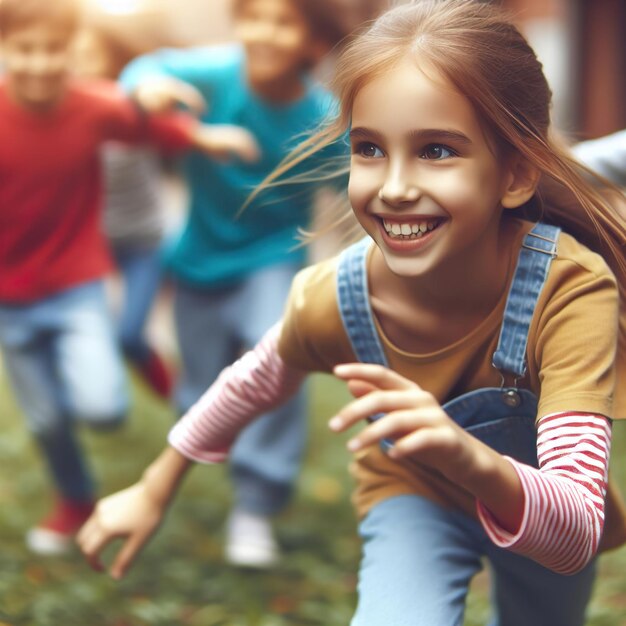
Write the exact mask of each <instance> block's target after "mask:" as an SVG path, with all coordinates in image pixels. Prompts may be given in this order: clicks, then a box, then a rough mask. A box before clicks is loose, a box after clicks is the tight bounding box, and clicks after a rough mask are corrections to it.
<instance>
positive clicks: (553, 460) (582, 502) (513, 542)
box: [478, 413, 611, 574]
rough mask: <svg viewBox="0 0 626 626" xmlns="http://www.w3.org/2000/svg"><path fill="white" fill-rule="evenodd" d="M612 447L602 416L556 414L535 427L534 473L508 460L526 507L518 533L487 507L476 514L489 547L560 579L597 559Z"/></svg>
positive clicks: (480, 507) (609, 430)
mask: <svg viewBox="0 0 626 626" xmlns="http://www.w3.org/2000/svg"><path fill="white" fill-rule="evenodd" d="M610 442H611V426H610V422H609V420H608V419H607V418H606V417H604V416H602V415H592V414H580V413H557V414H554V415H549V416H546V417H544V418H542V419H541V420H540V421H539V424H538V433H537V452H538V460H539V470H536V469H535V468H532V467H529V466H527V465H524V464H522V463H518V462H517V461H515V460H514V459H507V460H508V461H509V462H510V463H511V466H512V467H513V468H514V469H515V471H516V472H517V475H518V476H519V479H520V481H521V484H522V486H523V490H524V494H525V506H524V510H523V515H522V517H521V523H520V524H519V528H518V529H517V532H514V533H511V532H509V531H508V530H507V529H506V528H504V527H503V526H502V524H500V523H499V522H498V520H497V519H495V517H494V515H493V511H492V510H490V509H489V507H488V506H487V505H486V502H484V501H482V502H480V501H479V502H478V513H479V516H480V519H481V522H482V523H483V526H484V528H485V530H486V531H487V533H488V534H489V536H490V537H491V539H492V540H493V542H494V543H495V544H496V545H498V546H500V547H502V548H508V549H510V550H513V551H514V552H517V553H519V554H523V555H525V556H528V557H530V558H533V559H534V560H536V561H538V562H540V563H541V564H542V565H544V566H545V567H548V568H549V569H552V570H554V571H556V572H559V573H562V574H573V573H575V572H577V571H579V570H580V569H582V568H583V567H584V566H585V565H586V564H587V563H588V562H589V560H590V559H591V558H592V557H593V556H594V555H595V554H596V552H597V550H598V545H599V543H600V538H601V536H602V529H603V526H604V503H605V495H606V490H607V482H608V461H609V452H610Z"/></svg>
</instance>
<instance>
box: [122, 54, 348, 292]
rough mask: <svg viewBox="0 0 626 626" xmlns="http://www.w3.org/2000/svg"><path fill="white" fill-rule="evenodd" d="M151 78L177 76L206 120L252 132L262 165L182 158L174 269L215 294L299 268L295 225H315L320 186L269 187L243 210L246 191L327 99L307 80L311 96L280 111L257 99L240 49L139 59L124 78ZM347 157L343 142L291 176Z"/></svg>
mask: <svg viewBox="0 0 626 626" xmlns="http://www.w3.org/2000/svg"><path fill="white" fill-rule="evenodd" d="M154 75H168V76H172V77H175V78H178V79H180V80H182V81H185V82H187V83H190V84H191V85H193V86H194V87H196V88H197V89H198V90H199V91H200V92H201V93H202V94H203V96H204V98H205V99H206V101H207V103H208V107H207V111H206V113H205V114H204V115H203V118H202V121H204V122H207V123H210V124H211V123H212V124H236V125H238V126H242V127H244V128H246V129H248V130H249V131H250V132H251V133H252V134H253V135H254V136H255V137H256V140H257V142H258V144H259V146H260V149H261V152H262V156H261V159H260V160H259V161H258V162H256V163H252V164H250V163H244V162H242V161H239V160H231V161H229V162H227V163H222V162H219V161H216V160H214V159H211V158H208V157H206V156H205V155H203V154H200V153H198V152H191V153H189V154H188V155H187V156H186V157H185V158H184V161H183V171H184V175H185V178H186V182H187V185H188V188H189V198H190V205H189V211H188V217H187V220H186V222H185V224H184V226H183V228H182V230H181V231H180V232H179V233H178V234H177V235H176V236H175V237H174V239H173V240H172V241H170V242H169V243H168V245H167V248H166V251H165V263H166V266H167V268H168V269H169V271H170V272H172V273H173V274H174V276H175V277H176V278H177V279H179V280H181V281H182V282H184V283H187V284H190V285H196V286H199V287H207V288H210V287H213V286H220V285H224V284H227V283H229V282H232V281H236V280H237V279H241V278H243V277H245V276H246V275H247V274H249V273H251V272H253V271H254V270H256V269H258V268H260V267H264V266H268V265H272V264H277V263H282V262H288V261H291V262H294V263H302V262H303V260H304V254H305V251H304V250H303V249H302V247H299V248H297V247H296V246H297V243H298V242H297V239H296V235H297V231H298V227H306V226H307V225H308V223H309V219H310V216H311V207H312V201H313V195H314V192H315V189H316V188H317V187H319V186H320V184H322V183H321V182H320V181H314V182H303V183H298V184H287V185H279V186H276V187H270V188H268V189H266V190H264V191H263V192H262V193H261V195H260V196H258V197H257V198H256V199H255V200H254V201H253V202H252V203H251V204H250V205H249V206H248V207H247V208H246V209H245V210H244V211H243V212H242V213H240V214H239V215H238V213H239V210H240V209H241V207H242V206H243V204H244V202H245V201H246V199H247V198H248V196H249V194H250V192H251V191H252V190H253V189H254V188H255V187H256V186H257V185H258V184H259V183H260V182H261V181H262V180H263V179H264V178H265V177H266V176H267V175H268V174H269V173H270V172H271V171H273V170H274V168H275V167H276V166H277V165H278V164H279V163H280V162H281V161H282V159H283V158H284V157H285V156H286V155H287V154H288V153H289V151H290V150H291V149H292V148H293V147H295V146H296V145H297V144H298V143H299V142H300V141H301V140H302V138H303V137H304V136H306V134H307V133H311V132H314V131H315V130H316V129H317V128H318V126H319V124H320V123H321V122H323V121H324V120H326V119H327V117H328V115H332V114H333V111H334V110H335V101H334V98H333V97H332V96H331V94H330V93H329V92H328V91H327V90H325V89H324V88H323V87H321V86H320V85H318V84H316V83H314V82H313V81H310V80H308V79H306V81H305V86H306V88H305V92H304V94H303V96H302V97H301V98H300V99H299V100H297V101H295V102H291V103H289V104H285V105H280V104H279V105H277V104H276V103H271V102H268V101H265V100H263V99H261V98H260V97H259V96H258V95H256V94H255V93H253V92H252V91H251V90H250V89H249V87H248V84H247V81H246V76H245V55H244V52H243V49H242V48H241V47H240V46H239V45H233V44H229V45H221V46H212V47H206V48H191V49H184V50H174V49H172V50H170V49H167V50H161V51H158V52H156V53H154V54H150V55H147V56H144V57H140V58H138V59H136V60H135V61H133V62H132V63H131V64H130V65H129V66H128V67H127V68H126V69H125V70H124V72H123V74H122V78H121V80H122V83H123V85H124V86H125V88H127V89H132V88H133V87H134V86H135V85H136V84H137V83H139V82H140V81H141V80H144V79H145V78H147V77H150V76H154ZM347 154H348V146H347V144H346V143H345V142H342V141H339V142H337V144H336V145H333V146H331V147H330V149H329V150H326V151H324V152H323V153H320V154H318V155H316V156H315V157H312V158H311V159H308V160H307V162H306V163H304V164H303V165H302V166H299V167H298V168H297V171H296V172H294V174H297V173H302V172H303V171H309V170H315V169H316V168H317V167H320V166H322V167H326V168H328V167H329V166H330V167H334V168H335V169H337V168H338V167H340V164H339V163H338V162H337V161H338V160H340V161H341V164H342V165H346V164H347ZM333 160H334V164H333V162H332V161H333ZM291 176H292V174H291V173H290V174H289V177H291ZM344 182H345V181H344Z"/></svg>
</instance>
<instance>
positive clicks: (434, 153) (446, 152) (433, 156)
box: [422, 143, 456, 161]
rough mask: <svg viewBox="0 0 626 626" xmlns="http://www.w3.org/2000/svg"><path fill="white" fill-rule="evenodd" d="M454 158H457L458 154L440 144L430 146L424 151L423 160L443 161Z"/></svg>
mask: <svg viewBox="0 0 626 626" xmlns="http://www.w3.org/2000/svg"><path fill="white" fill-rule="evenodd" d="M453 156H456V153H455V152H454V151H453V150H451V149H450V148H448V147H447V146H444V145H443V144H440V143H431V144H428V145H427V146H426V147H425V148H424V149H423V150H422V158H423V159H428V160H430V161H442V160H443V159H449V158H450V157H453Z"/></svg>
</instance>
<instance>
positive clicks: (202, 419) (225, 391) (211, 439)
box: [168, 324, 307, 463]
mask: <svg viewBox="0 0 626 626" xmlns="http://www.w3.org/2000/svg"><path fill="white" fill-rule="evenodd" d="M280 329H281V326H280V324H276V325H275V326H274V327H272V328H271V329H270V330H269V331H268V332H267V333H266V334H265V336H264V337H263V339H262V340H261V341H260V342H259V343H258V344H257V345H256V347H255V348H254V349H253V350H250V351H249V352H246V353H245V354H244V355H243V356H242V357H241V358H240V359H239V360H238V361H236V362H235V363H233V365H231V366H229V367H227V368H225V369H224V370H223V371H222V373H221V374H220V375H219V376H218V378H217V380H216V381H215V382H214V383H213V384H212V385H211V386H210V387H209V389H208V390H207V391H206V392H205V393H204V395H203V396H202V397H201V398H200V399H199V400H198V402H196V404H194V405H193V406H192V407H191V409H189V411H187V413H186V414H185V415H184V416H183V417H182V418H181V419H180V421H179V422H178V423H177V424H176V425H175V426H174V427H173V428H172V430H171V431H170V433H169V435H168V442H169V444H170V445H171V446H172V447H174V448H176V449H177V450H178V451H179V452H180V453H181V454H183V455H184V456H186V457H187V458H189V459H192V460H193V461H199V462H200V463H219V462H222V461H224V460H225V459H226V458H227V456H228V450H229V449H230V447H231V445H232V444H233V442H234V441H235V439H236V437H237V435H238V434H239V432H240V431H241V430H242V429H243V428H244V426H247V425H248V424H249V423H250V422H251V421H252V420H253V419H254V418H256V417H258V416H259V415H261V414H262V413H265V412H267V411H269V410H271V409H274V408H276V407H277V406H280V405H281V404H283V403H284V402H285V401H286V400H287V399H288V398H290V397H291V396H292V395H293V394H294V393H295V392H296V391H297V390H298V388H299V387H300V385H301V384H302V382H303V381H304V378H305V377H306V375H307V373H306V372H304V371H302V370H296V369H293V368H290V367H288V366H287V365H286V364H285V362H284V361H283V360H282V359H281V357H280V355H279V354H278V339H279V336H280Z"/></svg>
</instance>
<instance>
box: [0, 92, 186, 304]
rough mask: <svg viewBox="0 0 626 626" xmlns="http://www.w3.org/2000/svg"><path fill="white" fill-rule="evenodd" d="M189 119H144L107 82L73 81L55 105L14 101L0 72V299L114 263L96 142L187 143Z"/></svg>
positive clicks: (76, 280)
mask: <svg viewBox="0 0 626 626" xmlns="http://www.w3.org/2000/svg"><path fill="white" fill-rule="evenodd" d="M190 128H191V118H189V117H187V116H183V115H168V116H154V117H150V118H147V117H145V116H143V115H142V114H140V113H139V111H138V110H137V108H136V107H135V106H134V105H133V104H132V103H131V102H130V101H129V100H128V99H127V98H125V97H124V96H123V94H122V93H121V91H119V90H118V88H117V87H116V86H115V85H113V84H111V83H100V82H98V83H71V84H70V85H69V87H68V90H67V93H66V95H65V97H64V99H63V101H62V102H61V104H60V105H59V106H58V107H56V108H55V109H54V110H53V111H51V112H49V113H46V114H43V115H42V114H36V113H33V112H31V111H28V110H26V109H24V108H22V107H20V106H18V105H17V104H16V103H15V102H14V101H13V100H12V99H11V98H10V96H9V95H8V94H7V89H6V84H5V82H4V81H2V80H0V302H1V303H4V304H10V303H15V304H18V303H29V302H33V301H36V300H37V299H40V298H42V297H45V296H48V295H52V294H54V293H57V292H59V291H61V290H63V289H67V288H68V287H71V286H74V285H77V284H80V283H83V282H86V281H90V280H94V279H97V278H101V277H102V276H104V275H105V274H106V273H107V272H108V271H109V270H110V269H111V267H112V263H111V259H110V257H109V251H108V247H107V242H106V240H105V237H104V236H103V234H102V226H101V215H100V205H101V181H100V176H101V172H100V159H99V152H100V146H101V145H102V143H103V142H104V141H108V140H118V141H123V142H129V143H141V142H144V141H150V142H151V143H153V144H155V145H156V146H157V147H158V148H160V149H162V150H167V151H178V150H182V149H184V148H189V147H191V132H190Z"/></svg>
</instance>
